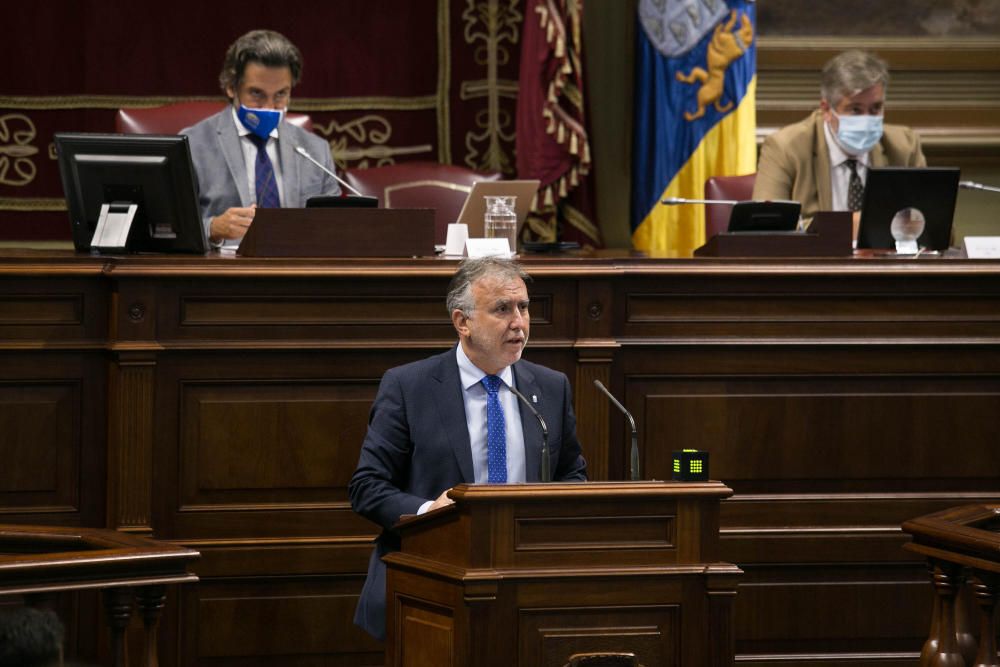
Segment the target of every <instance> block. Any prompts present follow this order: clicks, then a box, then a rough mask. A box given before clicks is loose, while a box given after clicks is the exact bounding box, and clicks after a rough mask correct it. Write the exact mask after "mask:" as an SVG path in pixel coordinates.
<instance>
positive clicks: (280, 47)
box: [219, 30, 302, 96]
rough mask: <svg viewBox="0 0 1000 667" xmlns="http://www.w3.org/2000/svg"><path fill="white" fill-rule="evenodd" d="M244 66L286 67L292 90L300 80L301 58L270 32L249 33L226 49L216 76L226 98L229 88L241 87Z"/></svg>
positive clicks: (276, 33) (280, 37)
mask: <svg viewBox="0 0 1000 667" xmlns="http://www.w3.org/2000/svg"><path fill="white" fill-rule="evenodd" d="M247 63H259V64H261V65H264V66H265V67H287V68H288V69H289V70H291V72H292V85H293V86H294V85H295V84H297V83H298V82H299V79H301V78H302V54H301V53H299V50H298V49H297V48H295V45H294V44H292V43H291V42H290V41H289V39H288V38H287V37H285V36H284V35H282V34H281V33H279V32H274V31H273V30H251V31H250V32H248V33H247V34H245V35H243V36H241V37H239V38H238V39H237V40H236V41H235V42H233V43H232V44H230V45H229V49H228V50H227V51H226V58H225V60H224V61H223V62H222V71H221V72H219V85H220V86H221V87H222V92H224V93H226V95H227V96H228V95H229V91H228V90H227V89H228V88H232V89H233V90H236V89H237V88H239V87H240V82H241V81H243V72H244V71H245V70H246V68H247Z"/></svg>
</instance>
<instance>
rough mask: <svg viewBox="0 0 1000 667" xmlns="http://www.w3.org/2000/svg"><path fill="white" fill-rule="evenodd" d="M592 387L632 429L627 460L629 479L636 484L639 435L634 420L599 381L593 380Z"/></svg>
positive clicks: (637, 479) (637, 478) (637, 477)
mask: <svg viewBox="0 0 1000 667" xmlns="http://www.w3.org/2000/svg"><path fill="white" fill-rule="evenodd" d="M594 386H596V387H597V388H598V389H600V390H601V391H603V392H604V394H605V395H606V396H607V397H608V398H610V399H611V402H612V403H614V405H615V407H616V408H618V409H619V410H621V411H622V413H624V415H625V416H626V417H628V423H629V426H631V427H632V452H631V456H630V460H629V472H630V473H631V474H630V477H631V478H632V481H633V482H638V481H639V434H638V431H636V428H635V420H634V419H632V414H631V413H630V412H629V411H628V410H626V409H625V406H624V405H622V404H621V403H619V402H618V399H617V398H615V397H614V396H612V395H611V392H610V391H608V388H607V387H605V386H604V385H603V384H601V381H600V380H594Z"/></svg>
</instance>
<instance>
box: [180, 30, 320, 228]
mask: <svg viewBox="0 0 1000 667" xmlns="http://www.w3.org/2000/svg"><path fill="white" fill-rule="evenodd" d="M301 76H302V56H301V55H300V54H299V50H298V49H297V48H295V45H294V44H292V43H291V42H290V41H289V40H288V39H287V38H286V37H285V36H284V35H281V34H279V33H276V32H273V31H271V30H253V31H251V32H248V33H247V34H245V35H243V36H242V37H240V38H239V39H237V40H236V41H235V42H233V44H232V45H231V46H230V47H229V50H228V51H227V52H226V58H225V61H224V62H223V65H222V72H221V73H220V74H219V84H220V85H221V86H222V90H223V91H224V92H225V93H226V96H227V97H228V98H229V100H230V102H231V106H229V107H227V108H225V109H223V110H222V111H220V112H219V113H217V114H215V115H214V116H209V117H208V118H206V119H205V120H203V121H201V122H200V123H198V124H197V125H194V126H192V127H189V128H187V129H185V130H182V131H181V134H186V135H188V137H189V138H190V142H191V158H192V160H193V162H194V167H195V171H196V172H197V175H198V200H199V204H200V205H201V214H202V219H203V220H204V224H205V231H206V234H207V235H208V238H209V240H210V241H211V243H212V245H213V246H214V247H220V246H223V245H228V246H236V245H239V241H240V239H242V238H243V235H244V234H245V233H246V230H247V228H248V227H249V226H250V222H251V221H252V220H253V215H254V210H255V209H256V208H257V207H264V208H277V207H280V206H283V207H286V208H301V207H302V206H305V203H306V200H307V199H308V198H309V197H315V196H317V195H337V194H340V186H339V185H338V184H337V182H336V180H334V179H333V178H332V177H331V176H329V175H328V174H326V173H324V172H323V170H321V169H320V168H319V167H317V166H316V165H314V164H312V163H310V162H308V160H306V158H304V157H303V156H301V155H300V154H299V153H297V152H296V148H297V147H300V146H301V147H302V148H304V149H305V150H306V151H307V152H308V153H309V154H310V155H311V156H312V157H313V158H314V159H316V160H317V161H319V162H320V163H322V164H323V165H324V166H326V168H327V169H329V170H331V171H332V170H333V159H332V158H331V156H330V146H329V144H328V143H327V142H326V141H324V140H323V139H321V138H320V137H318V136H316V135H314V134H312V133H310V132H307V131H305V130H303V129H301V128H299V127H296V126H294V125H291V124H289V123H287V122H285V119H284V114H285V110H286V109H287V108H288V102H289V98H290V97H291V93H292V87H293V86H294V85H295V84H297V83H298V82H299V79H300V78H301Z"/></svg>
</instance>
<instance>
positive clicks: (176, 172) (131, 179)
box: [55, 133, 207, 253]
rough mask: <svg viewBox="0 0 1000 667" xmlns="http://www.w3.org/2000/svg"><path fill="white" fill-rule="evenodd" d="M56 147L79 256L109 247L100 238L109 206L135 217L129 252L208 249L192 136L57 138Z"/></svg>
mask: <svg viewBox="0 0 1000 667" xmlns="http://www.w3.org/2000/svg"><path fill="white" fill-rule="evenodd" d="M55 145H56V152H57V153H58V155H59V172H60V174H61V176H62V182H63V190H64V191H65V193H66V208H67V209H68V210H69V217H70V222H71V223H72V225H73V245H74V246H75V247H76V249H77V250H78V251H88V250H90V249H91V248H92V247H100V246H104V245H107V244H106V243H104V242H100V241H99V240H97V239H95V238H94V232H95V230H96V229H97V226H98V221H99V220H100V218H101V214H102V207H104V206H105V205H109V206H108V209H107V211H110V212H112V213H114V212H127V211H129V210H131V211H133V218H132V223H131V227H129V228H128V232H127V241H126V240H125V239H124V236H123V237H122V239H121V240H122V242H123V243H122V244H123V245H124V246H125V247H126V249H127V250H128V251H131V252H194V253H204V252H205V251H206V250H207V243H206V239H205V230H204V227H203V226H202V221H201V213H200V211H199V209H198V195H197V185H196V182H195V177H194V168H193V167H192V164H191V151H190V148H189V146H188V138H187V137H186V136H174V135H145V134H82V133H81V134H69V133H59V134H56V135H55ZM132 205H134V207H135V208H134V209H131V208H130V207H131V206H132Z"/></svg>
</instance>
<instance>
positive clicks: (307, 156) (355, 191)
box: [295, 146, 368, 198]
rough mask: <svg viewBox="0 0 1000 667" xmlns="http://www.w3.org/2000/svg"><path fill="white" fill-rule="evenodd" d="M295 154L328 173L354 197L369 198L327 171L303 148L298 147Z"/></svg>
mask: <svg viewBox="0 0 1000 667" xmlns="http://www.w3.org/2000/svg"><path fill="white" fill-rule="evenodd" d="M295 152H296V153H298V154H299V155H301V156H302V157H304V158H305V159H307V160H309V161H310V162H312V163H313V164H314V165H316V166H317V167H319V168H320V169H322V170H323V171H324V172H326V174H327V175H328V176H332V177H333V178H334V180H336V181H337V182H338V183H340V184H341V185H343V186H344V187H345V188H347V189H348V190H350V191H351V192H352V193H353V194H354V196H356V197H365V198H368V195H363V194H361V193H360V192H358V191H357V189H355V188H353V187H351V184H350V183H348V182H347V181H345V180H344V179H342V178H341V177H340V176H337V174H335V173H333V172H332V171H330V170H329V169H327V168H326V167H324V166H323V164H322V163H321V162H320V161H319V160H317V159H316V158H314V157H313V156H312V155H309V151H307V150H306V149H304V148H302V146H296V147H295Z"/></svg>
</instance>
